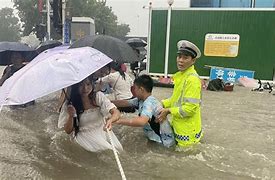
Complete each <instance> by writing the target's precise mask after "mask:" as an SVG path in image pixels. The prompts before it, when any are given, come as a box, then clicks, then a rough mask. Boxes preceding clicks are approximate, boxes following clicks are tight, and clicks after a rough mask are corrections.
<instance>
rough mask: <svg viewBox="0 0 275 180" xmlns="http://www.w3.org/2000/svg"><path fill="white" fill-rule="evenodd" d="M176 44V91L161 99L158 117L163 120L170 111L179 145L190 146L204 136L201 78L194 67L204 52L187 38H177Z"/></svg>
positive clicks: (174, 80) (174, 78)
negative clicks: (161, 108)
mask: <svg viewBox="0 0 275 180" xmlns="http://www.w3.org/2000/svg"><path fill="white" fill-rule="evenodd" d="M177 48H178V52H177V54H178V55H177V67H178V72H177V73H176V74H174V76H173V82H174V89H173V94H172V96H171V97H170V98H169V99H165V100H163V101H162V104H163V107H164V109H163V110H162V111H161V113H160V114H159V116H158V120H159V121H160V122H161V121H163V120H164V119H165V118H166V116H167V115H168V114H171V115H172V121H171V125H172V127H173V129H174V133H175V139H176V141H177V145H178V146H179V147H188V146H191V145H193V144H196V143H198V142H199V141H200V139H201V137H202V129H201V109H200V103H201V81H200V78H199V75H198V74H197V72H196V70H195V69H194V63H195V62H196V60H197V59H198V58H199V57H200V56H201V52H200V50H199V48H198V47H197V46H196V45H195V44H193V43H191V42H189V41H187V40H180V41H178V43H177Z"/></svg>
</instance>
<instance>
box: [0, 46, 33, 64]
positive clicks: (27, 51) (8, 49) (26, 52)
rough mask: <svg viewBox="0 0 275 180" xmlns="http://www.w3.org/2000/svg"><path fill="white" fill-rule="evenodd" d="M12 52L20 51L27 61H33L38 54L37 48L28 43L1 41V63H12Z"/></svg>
mask: <svg viewBox="0 0 275 180" xmlns="http://www.w3.org/2000/svg"><path fill="white" fill-rule="evenodd" d="M12 52H19V53H20V54H22V56H23V57H24V59H25V60H26V61H31V60H32V59H33V58H34V57H35V56H36V55H37V52H36V51H35V49H33V48H31V47H29V46H28V45H26V44H23V43H20V42H5V41H4V42H0V65H4V66H6V65H10V64H11V59H10V58H11V53H12Z"/></svg>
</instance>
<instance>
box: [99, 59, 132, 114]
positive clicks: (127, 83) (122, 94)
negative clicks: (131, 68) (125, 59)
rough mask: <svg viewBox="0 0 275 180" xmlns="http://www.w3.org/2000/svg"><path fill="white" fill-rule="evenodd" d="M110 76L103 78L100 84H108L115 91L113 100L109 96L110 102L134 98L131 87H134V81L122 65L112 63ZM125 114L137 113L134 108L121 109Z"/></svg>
mask: <svg viewBox="0 0 275 180" xmlns="http://www.w3.org/2000/svg"><path fill="white" fill-rule="evenodd" d="M110 69H111V72H110V74H108V75H106V76H104V77H102V78H101V79H100V80H99V82H100V84H108V85H110V86H111V88H112V89H113V93H112V95H113V98H112V96H111V97H110V96H109V99H110V100H128V99H131V98H133V94H132V91H131V87H132V86H133V80H132V78H131V77H130V76H129V74H127V73H126V72H124V71H123V70H122V69H121V64H120V63H117V62H114V61H113V62H111V63H110ZM119 110H120V111H123V112H135V109H133V108H132V107H126V108H119Z"/></svg>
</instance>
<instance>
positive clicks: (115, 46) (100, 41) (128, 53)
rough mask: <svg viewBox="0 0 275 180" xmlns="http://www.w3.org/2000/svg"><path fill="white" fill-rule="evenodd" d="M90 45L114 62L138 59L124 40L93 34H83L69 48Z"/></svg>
mask: <svg viewBox="0 0 275 180" xmlns="http://www.w3.org/2000/svg"><path fill="white" fill-rule="evenodd" d="M85 46H90V47H92V48H95V49H97V50H99V51H101V52H102V53H104V54H106V55H107V56H109V57H110V58H111V59H113V60H114V61H116V62H120V63H124V62H129V63H131V62H135V61H138V56H137V55H136V53H135V52H134V50H133V49H132V48H131V47H130V46H129V45H128V44H127V43H125V42H124V41H122V40H120V39H117V38H114V37H111V36H107V35H93V36H85V37H83V38H81V39H79V40H77V41H75V42H74V43H73V44H72V45H71V47H70V48H77V47H85Z"/></svg>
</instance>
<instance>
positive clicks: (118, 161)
mask: <svg viewBox="0 0 275 180" xmlns="http://www.w3.org/2000/svg"><path fill="white" fill-rule="evenodd" d="M110 132H111V131H110V130H109V129H107V134H108V137H109V139H110V142H111V146H112V150H113V152H114V154H115V158H116V163H117V166H118V169H119V171H120V175H121V179H122V180H126V176H125V174H124V171H123V168H122V166H121V163H120V160H119V158H118V154H117V150H116V148H115V146H114V142H113V139H112V137H111V133H110Z"/></svg>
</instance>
